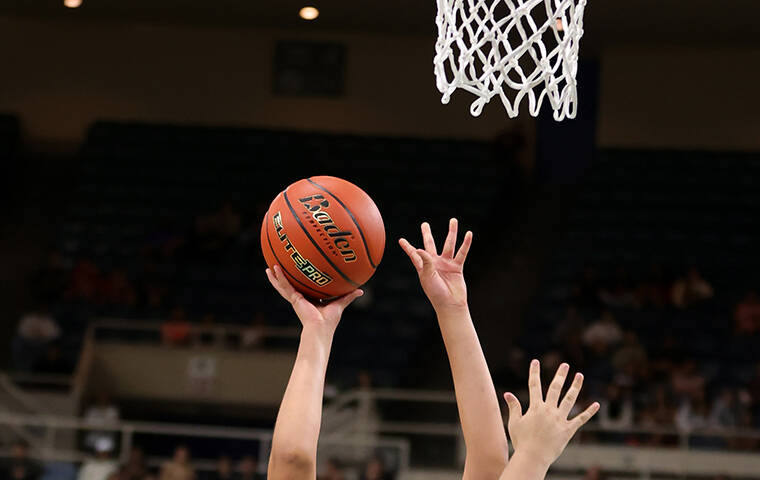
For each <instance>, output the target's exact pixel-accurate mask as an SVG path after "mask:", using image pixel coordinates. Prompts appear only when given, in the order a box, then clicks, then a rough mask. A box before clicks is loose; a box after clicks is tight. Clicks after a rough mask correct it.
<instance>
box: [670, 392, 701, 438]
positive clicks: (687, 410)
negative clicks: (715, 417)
mask: <svg viewBox="0 0 760 480" xmlns="http://www.w3.org/2000/svg"><path fill="white" fill-rule="evenodd" d="M708 417H709V409H708V406H707V401H706V400H705V394H704V390H702V391H700V392H699V393H697V394H695V395H693V396H691V397H687V398H684V400H683V401H682V402H681V405H680V406H679V407H678V410H677V411H676V417H675V423H676V428H678V429H679V430H681V431H682V432H693V431H695V430H701V429H704V428H706V427H707V426H708Z"/></svg>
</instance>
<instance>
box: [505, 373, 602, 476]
mask: <svg viewBox="0 0 760 480" xmlns="http://www.w3.org/2000/svg"><path fill="white" fill-rule="evenodd" d="M540 368H541V367H540V365H539V363H538V360H533V361H532V362H531V364H530V378H529V380H528V389H529V391H530V408H528V411H527V412H526V413H525V414H524V415H523V413H522V407H520V402H519V401H518V400H517V397H515V396H514V395H512V394H511V393H506V394H504V398H505V400H506V401H507V405H508V406H509V436H510V437H511V438H512V445H513V446H514V448H515V453H514V455H512V459H511V460H510V461H509V464H508V465H507V468H506V469H505V470H504V473H502V475H501V477H499V478H500V480H542V479H543V478H544V477H545V476H546V472H548V471H549V466H551V464H552V463H554V461H555V460H557V458H559V456H560V455H561V454H562V452H563V451H564V450H565V447H566V446H567V443H568V442H569V441H570V439H571V438H573V435H575V432H577V431H578V429H579V428H581V427H582V426H583V425H584V424H585V423H586V422H588V421H589V420H590V419H591V417H593V416H594V414H595V413H596V412H597V411H598V410H599V404H598V403H596V402H594V403H593V404H591V405H590V406H589V407H588V408H587V409H586V410H584V411H583V412H582V413H580V414H579V415H578V416H576V417H574V418H572V419H570V420H568V419H567V417H568V415H569V414H570V410H572V409H573V406H574V405H575V401H576V399H577V398H578V394H579V393H580V391H581V386H582V385H583V375H581V374H580V373H576V374H575V378H574V379H573V383H572V384H571V385H570V388H569V389H568V390H567V393H566V394H565V397H564V398H563V399H562V401H561V402H560V401H559V397H560V393H561V391H562V386H563V385H564V384H565V379H566V378H567V373H568V371H569V370H570V366H569V365H568V364H566V363H563V364H562V365H560V366H559V368H558V369H557V374H556V375H555V376H554V380H552V383H551V385H549V390H548V391H547V392H546V399H545V400H544V398H543V394H542V393H541V372H540Z"/></svg>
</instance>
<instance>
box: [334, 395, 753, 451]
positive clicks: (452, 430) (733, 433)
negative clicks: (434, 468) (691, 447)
mask: <svg viewBox="0 0 760 480" xmlns="http://www.w3.org/2000/svg"><path fill="white" fill-rule="evenodd" d="M363 401H369V402H377V401H407V402H417V403H422V402H431V403H433V402H434V403H452V404H455V403H456V398H455V396H454V394H453V393H451V392H446V391H429V390H397V389H365V390H350V391H348V392H345V393H342V394H340V395H338V396H337V397H335V399H334V400H333V402H331V404H330V405H329V406H328V407H327V409H326V410H325V411H326V414H327V415H326V416H329V414H330V412H333V413H337V412H339V411H341V410H342V409H344V408H346V407H348V406H350V405H351V404H352V403H354V402H363ZM328 422H329V418H328ZM364 425H370V428H375V429H376V431H377V432H378V433H408V434H422V435H442V436H457V435H459V434H460V430H461V429H460V427H459V425H458V424H455V423H440V422H435V423H421V422H385V421H380V422H375V423H374V424H367V423H365V424H364ZM505 425H506V419H505ZM361 428H362V427H361V426H360V427H359V429H360V430H361ZM583 431H584V432H588V433H613V434H629V435H664V436H672V437H678V438H685V439H688V438H691V437H718V438H742V439H760V429H752V428H738V427H726V428H715V427H712V428H710V427H707V428H700V429H693V430H689V431H686V430H681V429H678V428H676V427H662V426H647V427H644V426H639V425H633V426H630V427H609V426H601V425H594V424H589V425H586V426H585V427H583Z"/></svg>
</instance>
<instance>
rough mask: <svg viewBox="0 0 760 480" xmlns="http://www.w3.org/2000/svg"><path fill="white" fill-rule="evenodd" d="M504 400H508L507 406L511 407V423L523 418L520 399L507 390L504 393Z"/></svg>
mask: <svg viewBox="0 0 760 480" xmlns="http://www.w3.org/2000/svg"><path fill="white" fill-rule="evenodd" d="M504 400H506V401H507V407H509V423H512V422H514V421H515V420H519V419H520V418H522V407H521V406H520V401H519V400H518V399H517V397H515V396H514V395H513V394H512V393H510V392H507V393H505V394H504Z"/></svg>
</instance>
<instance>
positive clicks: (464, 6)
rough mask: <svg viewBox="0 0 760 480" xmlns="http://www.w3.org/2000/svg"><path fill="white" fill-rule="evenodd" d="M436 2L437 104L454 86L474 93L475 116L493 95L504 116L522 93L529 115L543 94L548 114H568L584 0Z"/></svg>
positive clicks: (574, 101)
mask: <svg viewBox="0 0 760 480" xmlns="http://www.w3.org/2000/svg"><path fill="white" fill-rule="evenodd" d="M437 1H438V15H437V17H436V24H437V25H438V41H437V42H436V45H435V51H436V55H435V59H434V60H433V64H434V65H435V76H436V86H437V87H438V90H439V91H440V92H441V94H442V96H441V102H442V103H444V104H446V103H449V99H450V98H451V94H452V93H454V91H455V90H456V89H458V88H461V89H463V90H466V91H468V92H470V93H472V94H474V95H477V97H478V98H477V99H475V101H474V102H472V105H471V106H470V113H471V114H472V115H473V116H476V117H477V116H478V115H480V113H481V112H482V111H483V107H484V106H485V105H486V104H487V103H488V102H489V101H491V98H493V97H494V96H496V95H498V96H499V97H500V98H501V101H502V103H503V104H504V108H506V110H507V114H508V115H509V116H510V118H514V117H516V116H517V114H518V112H519V109H520V103H521V102H522V99H523V97H525V96H527V97H528V109H529V111H530V114H531V115H532V116H534V117H536V116H538V112H539V110H540V109H541V104H542V103H543V101H544V99H545V98H546V99H547V100H548V101H549V104H550V105H551V107H552V109H553V110H554V119H555V120H557V121H561V120H564V119H565V118H575V115H576V113H577V110H578V93H577V89H576V79H575V76H576V73H577V71H578V49H579V45H580V39H581V37H582V36H583V11H584V8H585V7H586V0H437ZM513 92H514V93H513ZM510 96H511V98H510Z"/></svg>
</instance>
